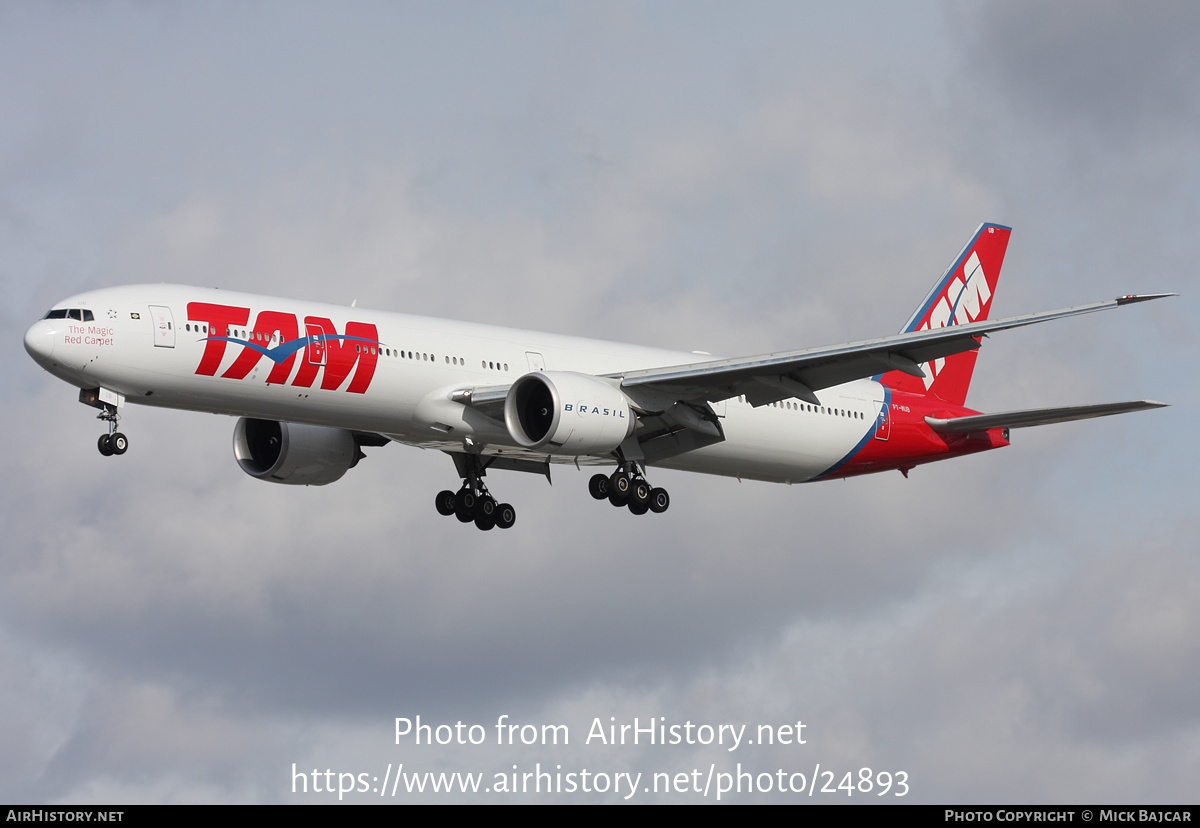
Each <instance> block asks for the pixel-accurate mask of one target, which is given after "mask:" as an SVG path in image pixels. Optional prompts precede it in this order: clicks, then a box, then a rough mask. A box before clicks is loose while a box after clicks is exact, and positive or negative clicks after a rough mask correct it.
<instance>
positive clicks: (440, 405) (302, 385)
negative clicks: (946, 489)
mask: <svg viewBox="0 0 1200 828" xmlns="http://www.w3.org/2000/svg"><path fill="white" fill-rule="evenodd" d="M1010 233H1011V228H1009V227H1005V226H1003V225H1000V224H987V223H985V224H982V225H980V226H979V228H978V229H977V230H976V232H975V233H974V235H973V236H972V237H971V239H970V240H969V241H968V242H967V244H966V246H965V247H964V248H963V249H962V251H961V252H960V253H959V254H958V255H957V256H956V257H955V258H954V260H953V261H952V263H951V264H950V266H949V267H948V268H947V269H946V271H945V272H944V273H943V274H942V276H941V277H940V278H939V279H938V280H937V282H936V283H935V284H934V286H933V289H932V290H931V291H930V292H929V295H928V296H926V297H925V299H924V300H923V301H922V302H921V304H920V305H919V306H918V307H917V310H916V311H915V312H914V313H913V314H912V316H911V317H910V318H909V320H908V322H907V323H906V324H905V325H904V327H903V328H902V329H901V331H900V333H898V334H896V335H894V336H886V337H882V338H878V339H871V340H864V341H860V342H850V343H846V344H843V345H834V346H827V347H818V348H808V349H803V350H794V351H783V352H778V353H769V354H760V355H756V356H749V357H740V358H733V359H724V358H717V357H713V356H711V355H707V354H702V353H700V352H693V353H682V352H676V351H669V350H663V349H656V348H646V347H640V346H635V345H624V344H619V343H615V342H603V341H598V340H593V339H584V338H580V337H574V336H564V335H560V334H551V333H538V332H534V331H523V330H515V329H511V328H503V327H498V326H494V325H483V324H475V323H468V322H455V321H449V320H441V319H431V318H426V317H420V316H411V315H405V314H397V313H382V312H378V311H369V310H364V309H359V308H356V307H354V306H353V305H351V306H350V307H345V306H340V305H323V304H314V303H307V302H298V301H290V300H287V299H279V298H272V297H265V296H254V295H250V294H244V293H236V292H230V291H225V290H216V289H206V288H198V287H186V286H181V285H131V286H125V287H112V288H105V289H101V290H94V291H91V292H88V293H83V294H80V295H78V296H74V297H71V298H69V299H66V300H64V301H62V302H60V303H58V304H56V305H55V306H54V307H53V308H52V309H51V310H50V311H49V313H47V314H46V315H45V317H44V318H43V319H41V320H39V321H37V322H35V323H34V324H33V326H32V327H30V328H29V330H28V332H27V333H26V334H25V349H26V351H28V353H29V355H30V356H31V357H33V359H34V360H35V361H36V362H37V363H38V364H39V365H41V366H42V367H43V368H44V369H45V370H47V371H49V372H50V373H51V374H53V375H54V376H56V377H58V378H60V379H62V380H65V381H66V382H68V383H70V384H72V385H74V386H77V387H78V388H79V389H80V391H79V400H80V402H83V403H85V404H87V405H89V406H92V407H94V408H97V409H99V411H100V413H99V414H98V415H97V416H98V418H99V419H100V420H102V421H103V422H105V423H106V424H107V430H106V431H105V433H103V434H102V435H101V436H100V438H99V440H98V443H97V445H98V448H99V450H100V453H101V454H103V455H106V456H113V455H122V454H124V453H125V452H126V451H127V450H128V447H129V440H128V438H127V437H126V436H125V435H124V434H123V433H122V432H120V431H118V430H117V422H118V418H119V416H120V411H121V409H122V408H123V407H124V405H125V403H127V402H129V403H139V404H142V405H153V406H162V407H166V408H178V409H187V410H193V411H206V412H214V413H219V414H229V415H232V416H236V417H239V420H238V422H237V424H236V426H235V427H234V434H233V453H234V457H235V459H236V460H237V462H238V465H239V466H240V467H241V469H242V470H243V471H244V472H246V473H247V474H249V475H251V476H253V477H256V478H258V479H260V480H266V481H269V482H272V483H283V484H298V485H311V486H321V485H325V484H328V483H332V482H333V481H335V480H338V479H340V478H341V477H342V476H343V475H344V474H345V473H346V472H347V471H348V470H349V469H351V468H353V467H354V466H355V465H357V464H358V462H359V461H360V460H361V459H362V458H363V457H364V456H365V455H364V453H363V451H362V449H363V448H364V447H369V446H383V445H386V444H388V443H390V442H399V443H404V444H407V445H411V446H417V447H420V448H427V449H437V450H440V451H444V452H446V453H447V454H449V455H450V456H451V457H452V458H453V460H454V465H455V468H456V471H457V476H458V477H460V478H461V479H462V484H461V486H460V487H459V488H458V489H457V490H450V489H447V490H444V491H441V492H439V493H438V494H437V496H436V498H435V506H436V508H437V511H438V512H439V513H441V514H442V515H446V516H451V515H453V516H455V517H456V518H457V519H458V520H459V521H461V522H463V523H474V524H475V525H476V526H477V527H478V528H479V529H482V530H490V529H492V528H494V527H499V528H502V529H507V528H509V527H511V526H512V525H513V524H514V522H515V521H516V511H515V510H514V509H513V507H512V505H511V504H508V503H501V502H498V501H497V500H496V499H495V498H494V497H493V496H492V495H491V493H490V492H489V491H488V488H487V486H486V484H485V483H484V479H483V478H484V476H485V475H486V473H487V472H488V471H489V470H499V469H505V470H515V471H523V472H533V473H537V474H542V475H545V476H546V478H547V479H549V478H550V467H551V465H552V464H573V465H575V466H576V467H577V468H579V467H581V466H585V465H586V466H613V465H615V470H614V471H612V472H611V473H598V474H595V475H594V476H592V478H591V479H590V481H589V484H588V489H589V492H590V493H591V495H592V497H594V498H595V499H597V500H608V501H609V502H610V503H612V504H613V505H614V506H618V507H622V508H626V509H628V510H629V511H630V512H631V513H633V514H635V515H642V514H645V513H646V512H653V513H661V512H664V511H666V510H667V508H668V507H669V506H670V495H669V494H668V493H667V491H666V490H665V489H663V488H661V487H655V486H652V485H651V484H650V483H649V482H648V480H647V478H646V473H647V469H648V468H649V467H662V468H671V469H681V470H684V471H691V472H701V473H706V474H715V475H725V476H729V477H737V478H738V479H752V480H765V481H774V482H782V483H801V482H810V481H818V480H831V479H838V478H845V477H850V476H854V475H861V474H870V473H874V472H882V471H891V470H898V471H900V472H902V473H903V474H904V476H905V477H907V476H908V472H909V471H910V470H911V469H912V468H913V467H915V466H917V465H920V464H922V463H929V462H932V461H935V460H943V459H946V458H949V457H957V456H961V455H965V454H972V453H975V452H979V451H986V450H989V449H994V448H1000V447H1001V446H1006V445H1008V444H1009V430H1010V429H1014V428H1024V427H1027V426H1036V425H1045V424H1050V423H1061V422H1067V421H1071V420H1081V419H1087V418H1091V417H1102V416H1107V415H1111V414H1120V413H1125V412H1131V411H1138V410H1143V409H1150V408H1158V407H1162V406H1163V405H1165V403H1159V402H1154V401H1152V400H1135V401H1130V402H1119V403H1105V404H1100V405H1082V406H1071V407H1066V408H1043V409H1034V410H1026V411H1009V412H1004V413H999V414H982V413H980V412H978V411H974V410H972V409H969V408H966V407H965V402H966V396H967V389H968V386H969V384H970V380H971V374H972V371H973V369H974V367H975V359H976V356H977V350H978V348H979V346H980V344H981V342H982V340H983V337H985V336H987V335H989V334H992V333H995V332H998V331H1003V330H1009V329H1012V328H1019V327H1023V326H1026V325H1032V324H1036V323H1040V322H1046V321H1049V320H1052V319H1063V318H1066V317H1070V316H1077V315H1080V314H1085V313H1092V312H1096V311H1101V310H1108V309H1112V308H1117V307H1122V306H1125V305H1129V304H1134V303H1137V302H1144V301H1147V300H1151V299H1158V298H1162V297H1164V296H1174V295H1176V294H1145V295H1137V296H1135V295H1130V296H1122V297H1120V298H1117V299H1113V300H1109V301H1104V302H1096V303H1093V304H1089V305H1080V306H1076V307H1071V308H1065V309H1061V310H1055V311H1046V312H1041V313H1031V314H1026V315H1023V316H1016V317H1011V318H1008V319H1001V320H997V321H989V320H988V312H989V310H990V308H991V302H992V297H993V296H994V294H995V290H996V283H997V279H998V277H999V275H1000V267H1001V265H1002V263H1003V261H1004V254H1005V251H1006V250H1007V247H1008V240H1009V235H1010Z"/></svg>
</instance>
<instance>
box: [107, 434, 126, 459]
mask: <svg viewBox="0 0 1200 828" xmlns="http://www.w3.org/2000/svg"><path fill="white" fill-rule="evenodd" d="M108 447H109V448H111V449H112V453H113V454H118V455H120V454H124V453H125V452H127V451H129V438H128V437H126V436H125V435H124V434H122V433H121V432H119V431H114V432H113V433H112V434H110V435H108Z"/></svg>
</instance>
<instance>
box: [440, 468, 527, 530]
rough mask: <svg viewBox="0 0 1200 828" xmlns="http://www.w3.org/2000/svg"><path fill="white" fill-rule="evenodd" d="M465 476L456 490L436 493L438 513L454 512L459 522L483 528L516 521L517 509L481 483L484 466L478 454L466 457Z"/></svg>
mask: <svg viewBox="0 0 1200 828" xmlns="http://www.w3.org/2000/svg"><path fill="white" fill-rule="evenodd" d="M466 472H467V473H466V477H465V479H464V480H463V484H462V488H460V489H459V490H458V491H457V492H452V491H450V490H449V489H446V490H444V491H441V492H438V496H437V500H436V502H435V505H436V506H437V510H438V513H439V514H442V515H444V516H446V517H449V516H450V515H454V516H455V517H456V518H458V520H459V522H461V523H472V522H473V523H474V524H475V526H476V527H478V528H479V529H482V530H483V531H485V532H486V531H488V530H489V529H491V528H492V527H499V528H501V529H508V528H510V527H511V526H512V525H513V524H514V523H516V522H517V510H516V509H514V508H513V507H512V505H511V504H508V503H497V502H496V499H495V498H494V497H492V495H491V493H490V492H488V489H487V486H486V485H484V482H483V479H482V478H483V465H482V464H481V463H480V462H479V458H478V456H475V455H471V456H469V457H468V458H467V463H466Z"/></svg>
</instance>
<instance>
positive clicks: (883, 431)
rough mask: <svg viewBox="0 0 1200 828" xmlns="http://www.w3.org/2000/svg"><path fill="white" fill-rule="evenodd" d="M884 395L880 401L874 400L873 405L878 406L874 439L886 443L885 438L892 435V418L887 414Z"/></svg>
mask: <svg viewBox="0 0 1200 828" xmlns="http://www.w3.org/2000/svg"><path fill="white" fill-rule="evenodd" d="M889 396H890V395H884V398H883V399H882V400H876V401H875V404H876V405H878V406H879V413H878V414H877V415H875V439H876V440H882V441H883V442H887V438H888V437H889V436H891V433H892V418H891V416H890V415H889V414H888V397H889Z"/></svg>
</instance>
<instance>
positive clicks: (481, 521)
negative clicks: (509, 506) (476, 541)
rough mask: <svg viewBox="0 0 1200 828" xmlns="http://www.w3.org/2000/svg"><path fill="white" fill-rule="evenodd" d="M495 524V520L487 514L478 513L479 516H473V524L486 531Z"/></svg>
mask: <svg viewBox="0 0 1200 828" xmlns="http://www.w3.org/2000/svg"><path fill="white" fill-rule="evenodd" d="M495 525H496V521H494V520H492V519H491V518H490V517H488V516H487V515H480V516H479V517H477V518H475V526H476V527H478V528H480V529H482V530H483V531H485V532H486V531H488V530H489V529H491V528H492V527H493V526H495Z"/></svg>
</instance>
